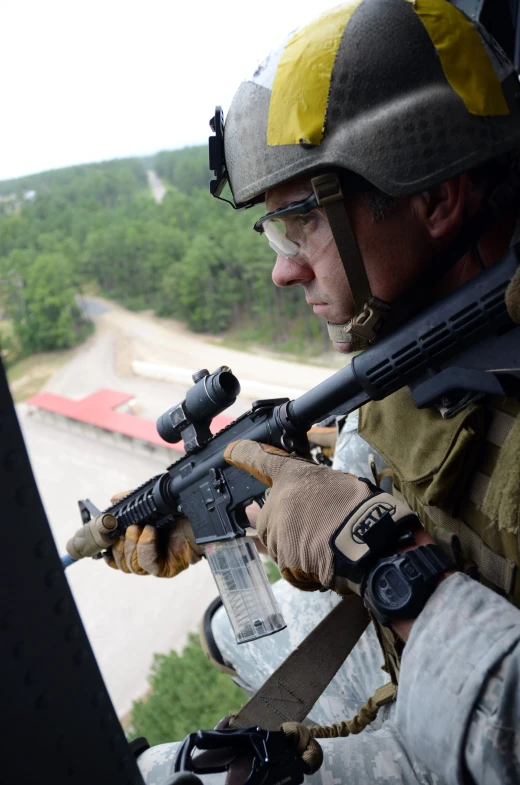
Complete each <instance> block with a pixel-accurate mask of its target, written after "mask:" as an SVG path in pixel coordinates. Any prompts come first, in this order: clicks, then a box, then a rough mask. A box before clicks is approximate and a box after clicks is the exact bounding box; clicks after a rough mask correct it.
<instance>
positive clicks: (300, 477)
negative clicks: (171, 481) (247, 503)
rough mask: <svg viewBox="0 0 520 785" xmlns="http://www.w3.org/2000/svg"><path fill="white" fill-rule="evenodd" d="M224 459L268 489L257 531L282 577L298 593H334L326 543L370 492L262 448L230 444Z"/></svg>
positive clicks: (337, 474) (338, 474)
mask: <svg viewBox="0 0 520 785" xmlns="http://www.w3.org/2000/svg"><path fill="white" fill-rule="evenodd" d="M224 457H225V459H226V460H227V462H228V463H230V464H232V465H233V466H236V467H237V468H239V469H243V470H244V471H246V472H248V473H249V474H252V475H253V476H254V477H257V478H258V479H259V480H261V482H263V483H265V484H266V485H267V486H269V487H270V488H271V491H270V492H269V495H268V497H267V500H266V503H265V504H264V506H263V507H262V509H261V511H260V513H259V515H258V518H257V521H256V528H257V531H258V537H259V539H260V541H261V542H263V543H264V545H266V546H267V551H268V553H269V555H270V556H271V558H272V559H274V561H275V562H276V563H277V564H278V567H279V568H280V572H281V573H282V576H283V577H284V578H285V579H286V580H287V581H289V583H292V584H293V586H296V587H297V588H299V589H303V590H305V591H315V590H316V589H319V588H321V587H322V586H325V587H327V588H333V587H334V569H333V568H334V555H333V552H332V550H331V549H330V547H329V539H330V537H331V536H332V535H333V534H334V532H335V531H336V529H337V528H338V527H339V526H340V524H341V523H342V521H343V520H344V519H345V517H346V515H347V513H348V510H349V508H350V509H353V508H354V507H355V506H357V505H358V504H359V503H360V502H361V501H363V499H366V498H367V497H368V496H369V495H370V494H371V491H370V489H369V487H368V486H367V485H366V484H365V483H363V482H360V481H359V480H358V479H357V478H356V477H354V476H353V475H352V474H344V473H343V472H338V471H333V470H332V469H329V468H327V467H325V466H321V465H318V464H315V463H311V462H310V461H307V460H304V459H303V458H298V457H295V456H291V455H288V453H286V452H283V451H282V450H279V449H277V448H276V447H270V446H267V445H265V444H257V443H256V442H251V441H240V442H232V443H231V444H229V445H228V447H227V448H226V451H225V453H224Z"/></svg>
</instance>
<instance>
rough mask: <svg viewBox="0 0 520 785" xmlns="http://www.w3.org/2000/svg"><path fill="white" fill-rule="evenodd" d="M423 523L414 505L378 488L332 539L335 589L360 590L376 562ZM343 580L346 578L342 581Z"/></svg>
mask: <svg viewBox="0 0 520 785" xmlns="http://www.w3.org/2000/svg"><path fill="white" fill-rule="evenodd" d="M420 526H421V522H420V520H419V518H418V517H417V515H415V513H413V512H412V510H411V509H410V507H409V506H408V505H407V504H406V503H405V502H401V501H399V500H398V499H396V498H395V497H394V496H392V495H391V494H390V493H385V492H384V491H381V490H379V489H378V492H377V493H376V494H374V495H373V496H370V497H369V498H368V499H364V500H363V501H362V502H361V503H360V504H358V506H357V507H356V508H355V509H354V510H352V512H350V513H349V514H348V516H347V517H346V518H345V520H344V521H343V523H342V524H341V525H340V526H339V527H338V529H336V531H335V532H334V534H333V535H332V537H331V539H330V543H329V544H330V547H331V550H332V552H333V554H334V588H335V589H336V590H337V589H338V588H340V587H342V588H344V586H345V584H346V586H348V588H351V589H353V590H354V591H358V593H359V587H360V584H361V583H362V581H363V577H364V576H365V575H366V573H367V571H368V570H369V569H370V568H371V567H372V566H373V565H374V563H375V562H376V561H377V560H378V559H380V558H381V557H382V556H384V555H388V554H389V553H392V551H393V550H394V548H395V546H396V544H397V543H398V541H399V540H400V539H401V538H402V537H403V535H405V534H406V533H408V532H411V531H413V530H415V529H418V528H420ZM342 579H343V580H342Z"/></svg>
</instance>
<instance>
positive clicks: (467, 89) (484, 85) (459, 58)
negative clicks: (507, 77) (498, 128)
mask: <svg viewBox="0 0 520 785" xmlns="http://www.w3.org/2000/svg"><path fill="white" fill-rule="evenodd" d="M406 2H408V3H411V4H412V5H413V7H414V10H415V12H416V14H417V16H418V17H419V18H420V20H421V22H422V23H423V25H424V27H425V28H426V30H427V32H428V35H429V36H430V38H431V40H432V43H433V45H434V46H435V49H436V50H437V53H438V55H439V58H440V61H441V65H442V69H443V71H444V75H445V76H446V79H447V80H448V82H449V84H450V85H451V87H452V88H453V89H454V90H455V92H456V93H457V94H458V95H459V96H460V97H461V98H462V100H463V101H464V104H465V105H466V109H467V110H468V112H469V113H470V114H474V115H484V116H490V115H491V116H496V115H506V114H509V107H508V105H507V101H506V99H505V97H504V93H503V91H502V86H501V84H500V79H499V78H498V76H497V74H496V73H495V70H494V68H493V66H492V64H491V61H490V59H489V56H488V53H487V51H486V48H485V46H484V44H483V43H482V40H481V38H480V36H479V34H478V32H477V30H476V28H475V26H474V25H473V24H472V23H471V22H470V20H469V19H468V18H467V17H465V16H464V14H462V13H461V12H460V11H458V10H457V8H455V6H453V5H451V3H449V2H447V0H406Z"/></svg>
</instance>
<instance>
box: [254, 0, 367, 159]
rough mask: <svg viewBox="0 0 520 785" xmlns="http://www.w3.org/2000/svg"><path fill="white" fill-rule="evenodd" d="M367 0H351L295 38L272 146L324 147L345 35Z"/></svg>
mask: <svg viewBox="0 0 520 785" xmlns="http://www.w3.org/2000/svg"><path fill="white" fill-rule="evenodd" d="M362 2H363V0H350V2H348V3H344V4H343V5H341V6H338V7H337V8H336V9H334V10H333V11H328V12H327V13H326V14H323V15H322V16H320V17H318V19H316V20H314V21H313V22H311V23H310V24H308V25H306V26H305V27H302V28H300V29H299V30H297V31H296V33H295V34H294V35H293V36H292V37H291V38H290V39H289V41H288V43H287V45H286V47H285V49H284V51H283V53H282V56H281V58H280V62H279V63H278V68H277V69H276V74H275V77H274V82H273V90H272V94H271V101H270V104H269V118H268V121H267V144H268V145H272V146H276V145H282V144H299V143H300V141H304V142H307V143H308V144H314V145H319V144H320V143H321V141H322V139H323V133H324V130H325V114H326V111H327V98H328V95H329V87H330V79H331V76H332V69H333V67H334V62H335V60H336V55H337V52H338V49H339V45H340V43H341V39H342V37H343V33H344V31H345V28H346V26H347V24H348V23H349V21H350V18H351V16H352V14H353V13H354V11H355V10H356V9H357V8H358V6H360V5H361V3H362Z"/></svg>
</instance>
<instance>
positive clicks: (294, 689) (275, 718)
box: [229, 594, 370, 730]
mask: <svg viewBox="0 0 520 785" xmlns="http://www.w3.org/2000/svg"><path fill="white" fill-rule="evenodd" d="M369 621H370V618H369V615H368V612H367V610H366V608H365V606H364V605H363V602H362V600H361V598H360V597H358V596H357V595H355V594H353V595H350V596H348V597H345V598H344V599H343V600H342V601H341V602H340V603H338V605H336V607H335V608H333V610H331V611H330V613H329V614H328V615H327V616H326V617H325V618H324V619H323V620H322V621H321V622H320V624H318V626H317V627H315V628H314V630H312V632H311V633H310V634H309V635H307V637H306V638H305V640H304V641H302V643H300V645H299V646H298V647H297V648H296V649H295V650H294V651H293V652H292V653H291V654H290V655H289V656H288V657H287V659H286V660H285V662H282V664H281V665H280V667H279V668H278V669H277V670H276V671H275V672H274V673H273V675H272V676H270V678H269V679H268V680H267V681H266V682H265V684H264V685H263V686H262V687H261V688H260V689H259V690H258V692H257V693H256V694H255V695H254V696H253V697H252V698H251V700H249V701H248V702H247V703H246V704H245V706H243V707H242V708H241V709H240V711H239V712H238V713H237V714H235V715H233V716H232V717H231V719H230V722H229V727H230V728H244V727H248V726H251V725H259V726H260V727H261V728H264V729H265V730H278V729H279V727H280V725H281V724H282V722H290V721H294V722H302V721H303V720H304V719H305V717H306V716H307V715H308V713H309V711H310V710H311V709H312V707H313V706H314V704H315V703H316V701H317V700H318V698H319V697H320V695H321V694H322V692H323V690H324V689H325V687H326V686H327V684H328V683H329V682H330V681H331V679H332V677H333V676H334V675H335V674H336V672H337V671H338V670H339V668H340V666H341V665H342V663H343V662H344V661H345V659H346V658H347V657H348V655H349V654H350V652H351V651H352V649H353V648H354V646H355V645H356V643H357V642H358V640H359V639H360V637H361V635H362V634H363V632H364V631H365V630H366V628H367V626H368V623H369Z"/></svg>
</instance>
